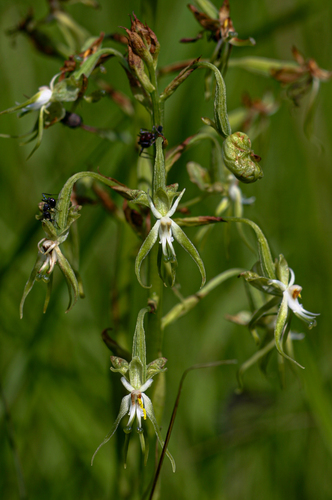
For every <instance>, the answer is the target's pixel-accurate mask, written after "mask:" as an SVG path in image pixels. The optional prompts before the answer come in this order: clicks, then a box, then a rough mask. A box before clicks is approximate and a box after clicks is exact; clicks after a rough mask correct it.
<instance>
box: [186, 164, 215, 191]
mask: <svg viewBox="0 0 332 500" xmlns="http://www.w3.org/2000/svg"><path fill="white" fill-rule="evenodd" d="M187 172H188V174H189V178H190V180H191V182H193V183H194V184H196V185H197V186H198V187H199V189H200V190H201V191H208V190H209V188H210V186H211V177H210V174H209V172H208V170H207V169H206V168H203V167H201V165H200V164H199V163H196V162H195V161H189V162H188V163H187Z"/></svg>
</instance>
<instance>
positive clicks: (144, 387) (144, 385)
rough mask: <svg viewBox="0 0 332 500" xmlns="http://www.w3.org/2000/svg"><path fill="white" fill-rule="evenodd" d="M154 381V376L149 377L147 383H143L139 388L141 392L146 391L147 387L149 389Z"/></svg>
mask: <svg viewBox="0 0 332 500" xmlns="http://www.w3.org/2000/svg"><path fill="white" fill-rule="evenodd" d="M152 382H153V379H152V378H149V379H148V380H147V381H146V382H145V384H143V385H142V386H141V387H140V388H139V390H140V391H141V392H145V391H146V390H147V389H148V388H149V387H150V386H151V385H152ZM142 396H143V394H142Z"/></svg>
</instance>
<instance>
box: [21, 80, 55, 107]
mask: <svg viewBox="0 0 332 500" xmlns="http://www.w3.org/2000/svg"><path fill="white" fill-rule="evenodd" d="M52 94H53V92H52V90H51V89H50V88H49V87H46V86H43V87H39V92H38V93H37V94H36V96H35V97H36V100H35V102H32V103H31V104H28V105H27V106H26V107H25V108H24V111H27V110H35V109H40V108H41V107H42V106H45V105H46V104H48V103H49V102H50V100H51V97H52Z"/></svg>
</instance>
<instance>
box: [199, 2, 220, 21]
mask: <svg viewBox="0 0 332 500" xmlns="http://www.w3.org/2000/svg"><path fill="white" fill-rule="evenodd" d="M195 3H196V5H197V7H199V8H200V9H201V10H202V11H203V12H204V14H206V15H207V16H209V17H210V18H211V19H219V11H218V9H217V8H216V6H215V5H213V3H211V2H210V1H209V0H195Z"/></svg>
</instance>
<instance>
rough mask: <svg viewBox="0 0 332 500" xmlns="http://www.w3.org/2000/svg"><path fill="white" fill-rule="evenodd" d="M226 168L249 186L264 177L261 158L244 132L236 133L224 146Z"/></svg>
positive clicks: (226, 140)
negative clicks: (260, 163)
mask: <svg viewBox="0 0 332 500" xmlns="http://www.w3.org/2000/svg"><path fill="white" fill-rule="evenodd" d="M222 152H223V160H224V163H225V166H226V167H227V168H228V170H229V171H230V172H232V174H233V175H235V177H236V178H237V179H239V181H241V182H244V183H245V184H249V183H251V182H256V181H257V180H258V179H261V178H262V177H263V171H262V169H261V167H260V165H259V163H258V162H259V161H260V158H259V157H258V156H257V155H255V153H254V152H253V150H252V149H251V142H250V139H249V137H248V136H247V135H246V134H244V133H243V132H235V133H234V134H232V135H230V136H229V137H227V138H226V139H225V140H224V142H223V145H222Z"/></svg>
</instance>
